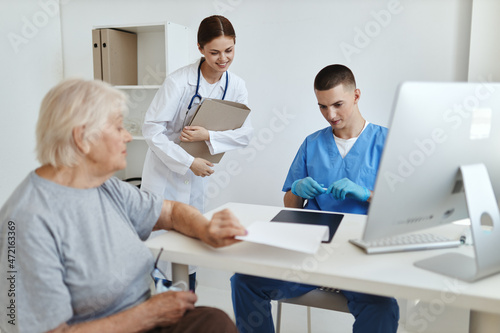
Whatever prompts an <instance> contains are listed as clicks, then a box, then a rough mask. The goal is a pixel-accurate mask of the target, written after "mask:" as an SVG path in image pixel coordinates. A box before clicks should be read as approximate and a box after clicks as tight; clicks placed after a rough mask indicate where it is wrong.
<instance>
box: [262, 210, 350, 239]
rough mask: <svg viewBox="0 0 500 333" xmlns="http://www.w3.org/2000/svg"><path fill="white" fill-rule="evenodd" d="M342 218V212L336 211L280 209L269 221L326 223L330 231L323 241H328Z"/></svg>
mask: <svg viewBox="0 0 500 333" xmlns="http://www.w3.org/2000/svg"><path fill="white" fill-rule="evenodd" d="M343 218H344V215H343V214H336V213H325V212H310V211H299V210H282V211H280V212H279V213H278V214H277V215H276V216H275V217H273V219H272V220H271V222H291V223H304V224H318V225H326V226H328V229H329V232H330V233H329V235H328V241H323V243H330V242H331V241H332V238H333V235H334V234H335V232H336V231H337V228H338V227H339V225H340V222H341V221H342V219H343Z"/></svg>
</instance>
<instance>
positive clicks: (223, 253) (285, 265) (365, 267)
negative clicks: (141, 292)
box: [147, 203, 500, 332]
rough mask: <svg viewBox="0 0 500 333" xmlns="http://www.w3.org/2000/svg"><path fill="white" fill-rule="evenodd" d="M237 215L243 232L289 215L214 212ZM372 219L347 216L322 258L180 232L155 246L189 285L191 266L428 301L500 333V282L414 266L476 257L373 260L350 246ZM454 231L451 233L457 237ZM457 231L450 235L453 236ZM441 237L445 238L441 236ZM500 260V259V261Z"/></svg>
mask: <svg viewBox="0 0 500 333" xmlns="http://www.w3.org/2000/svg"><path fill="white" fill-rule="evenodd" d="M223 208H229V209H231V210H232V211H233V212H234V213H235V215H236V216H237V217H238V218H239V219H240V221H241V223H242V224H243V225H249V224H251V223H252V222H254V221H257V220H266V221H269V220H271V219H272V218H273V217H274V216H275V215H276V214H277V213H278V212H279V211H280V210H281V209H284V208H283V207H272V206H261V205H249V204H240V203H228V204H226V205H223V206H222V207H219V208H217V209H215V210H214V211H211V212H207V213H206V214H205V216H207V218H210V217H211V216H212V214H213V213H214V212H215V211H219V210H221V209H223ZM365 221H366V217H365V216H362V215H354V214H345V216H344V219H343V220H342V223H341V224H340V227H339V228H338V230H337V232H336V234H335V236H334V237H333V240H332V242H331V243H329V244H322V245H321V247H320V249H319V250H318V252H317V253H316V254H315V255H308V254H303V253H299V252H294V251H289V250H284V249H279V248H275V247H270V246H265V245H260V244H254V243H249V242H242V243H238V244H235V245H232V246H229V247H225V248H220V249H214V248H211V247H210V246H208V245H206V244H204V243H202V242H200V241H198V240H196V239H192V238H189V237H186V236H183V235H181V234H179V233H177V232H167V233H165V234H162V235H160V236H158V237H155V238H153V239H151V240H148V241H147V246H148V247H149V248H150V249H151V250H152V251H153V253H158V251H159V250H160V248H163V249H164V251H163V254H162V257H163V259H164V260H168V261H171V262H173V263H176V264H174V265H173V271H174V275H173V279H174V281H175V280H183V281H188V279H187V275H188V274H187V264H191V265H198V266H204V267H210V268H214V269H220V270H226V271H230V272H238V273H244V274H250V275H257V276H263V277H269V278H275V279H282V280H289V281H295V282H301V283H308V284H316V285H318V286H328V287H334V288H339V289H345V290H353V291H359V292H366V293H372V294H378V295H382V296H393V297H399V298H406V299H420V300H422V301H426V302H429V303H430V305H434V306H435V307H436V308H437V307H439V306H441V307H442V306H443V305H448V306H454V307H462V308H467V309H472V310H471V320H470V323H471V324H470V325H471V326H470V329H469V330H470V332H500V274H497V275H495V276H492V277H489V278H485V279H483V280H480V281H477V282H475V283H467V282H463V281H460V280H456V279H454V278H450V277H446V276H443V275H439V274H436V273H432V272H429V271H426V270H422V269H420V268H417V267H415V266H413V263H414V262H415V261H417V260H420V259H424V258H428V257H430V256H434V255H438V254H441V253H445V252H447V251H458V252H461V253H465V254H469V255H471V254H472V253H473V252H472V251H473V249H472V248H471V247H469V246H464V247H460V248H458V249H453V250H450V249H443V250H431V251H415V252H405V253H393V254H379V255H366V254H364V252H362V251H361V250H360V249H358V248H357V247H355V246H354V245H352V244H350V243H348V240H349V239H351V238H359V237H361V233H362V230H363V226H364V223H365ZM453 227H454V226H453V225H448V226H446V227H440V228H445V229H443V230H445V231H452V232H453V231H456V230H454V229H451V228H453ZM446 228H449V229H446ZM438 232H439V230H438ZM499 255H500V254H499Z"/></svg>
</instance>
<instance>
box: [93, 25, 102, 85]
mask: <svg viewBox="0 0 500 333" xmlns="http://www.w3.org/2000/svg"><path fill="white" fill-rule="evenodd" d="M92 44H93V49H92V56H93V60H94V79H96V80H102V55H101V30H100V29H94V30H92Z"/></svg>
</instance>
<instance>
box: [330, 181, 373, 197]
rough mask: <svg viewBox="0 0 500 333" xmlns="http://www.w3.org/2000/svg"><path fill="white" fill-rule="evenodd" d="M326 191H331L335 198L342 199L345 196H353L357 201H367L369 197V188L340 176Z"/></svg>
mask: <svg viewBox="0 0 500 333" xmlns="http://www.w3.org/2000/svg"><path fill="white" fill-rule="evenodd" d="M326 193H331V194H332V195H333V197H334V198H335V199H337V200H344V199H345V198H354V199H356V200H359V201H363V202H364V201H368V199H369V198H370V195H371V193H370V190H368V189H367V188H366V187H363V186H361V185H358V184H356V183H354V182H353V181H351V180H350V179H349V178H342V179H341V180H337V181H336V182H334V183H333V184H331V185H330V186H329V187H328V189H327V190H326Z"/></svg>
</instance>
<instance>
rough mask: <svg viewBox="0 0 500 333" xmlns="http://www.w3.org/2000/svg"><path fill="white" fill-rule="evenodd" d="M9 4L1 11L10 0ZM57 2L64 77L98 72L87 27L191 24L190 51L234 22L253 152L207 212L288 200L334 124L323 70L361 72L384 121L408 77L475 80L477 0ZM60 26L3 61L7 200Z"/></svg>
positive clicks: (224, 173)
mask: <svg viewBox="0 0 500 333" xmlns="http://www.w3.org/2000/svg"><path fill="white" fill-rule="evenodd" d="M1 1H2V2H1V3H2V6H3V7H4V8H5V6H6V3H7V1H6V0H1ZM52 1H54V0H40V1H35V0H33V1H25V2H23V3H22V4H19V3H18V2H14V3H15V5H13V4H12V2H9V9H8V11H4V10H2V11H1V13H2V14H0V15H1V18H2V29H4V30H5V29H7V31H10V30H13V31H20V29H21V27H22V24H23V16H26V17H27V18H28V19H30V18H31V17H32V16H33V15H34V14H35V13H36V12H37V11H39V10H40V3H47V2H52ZM61 2H62V5H61V30H62V43H63V58H64V76H65V77H70V76H83V77H86V78H92V73H93V71H92V49H91V33H90V31H91V29H92V27H93V26H96V25H110V24H124V23H127V24H129V23H130V24H134V23H147V22H158V21H173V22H176V23H179V24H182V25H185V26H187V27H189V28H190V32H191V33H190V36H191V37H190V39H191V41H190V42H191V44H192V45H193V46H192V49H191V51H192V53H191V58H192V59H194V57H197V56H198V55H197V53H196V38H195V36H196V31H197V28H198V24H199V22H200V21H201V19H203V18H204V17H206V16H209V15H212V14H223V15H225V16H227V17H228V18H229V19H230V20H231V21H232V22H233V25H234V26H235V29H236V33H237V44H236V45H237V49H236V52H237V53H236V58H235V62H234V64H233V65H232V68H231V70H233V71H234V72H235V73H237V74H238V75H240V76H241V77H243V78H244V79H245V81H246V83H247V87H248V90H249V94H250V107H251V108H252V109H253V115H252V117H253V118H252V119H253V123H254V127H255V130H256V137H255V140H254V141H253V142H252V144H251V145H250V147H248V148H246V149H245V150H241V151H236V152H230V153H228V154H226V156H225V157H224V159H223V161H222V163H221V164H220V165H219V166H218V167H217V169H216V173H215V174H214V175H213V176H212V181H213V184H212V186H211V187H210V188H209V194H216V195H213V196H212V198H211V201H210V204H209V207H207V208H208V209H210V208H213V207H215V206H218V205H220V204H222V203H224V202H226V201H239V202H249V203H261V204H273V205H281V203H282V195H283V194H282V192H281V187H282V184H283V181H284V179H285V176H286V173H287V171H288V167H289V165H290V163H291V161H292V159H293V157H294V155H295V153H296V151H297V149H298V147H299V145H300V143H301V142H302V140H303V139H304V138H305V136H306V135H307V134H309V133H311V132H313V131H315V130H317V129H319V128H323V127H325V126H327V124H326V122H325V121H324V120H323V119H322V117H321V114H320V113H319V111H318V108H317V106H316V101H315V98H314V94H313V89H312V82H313V79H314V76H315V75H316V73H317V72H318V71H319V70H320V69H321V68H323V67H324V66H326V65H328V64H331V63H343V64H346V65H348V66H349V67H351V68H352V69H353V71H354V73H355V75H356V77H357V80H358V86H359V88H360V89H361V91H362V100H361V103H360V106H361V112H362V113H363V114H364V115H365V117H366V118H367V119H368V120H369V121H372V122H375V123H378V124H381V125H387V123H388V119H389V115H390V109H391V106H392V100H393V97H394V93H395V90H396V87H397V85H398V84H399V83H400V82H402V81H405V80H442V81H450V80H452V81H453V80H466V79H467V72H468V55H469V46H468V45H469V36H470V15H471V0H440V1H433V0H420V1H412V0H399V1H398V0H356V1H345V0H315V1H305V0H304V1H300V0H289V1H272V2H271V1H265V0H252V1H249V0H213V1H201V0H191V1H178V0H144V1H132V0H122V1H119V2H117V1H102V0H99V1H98V0H87V1H83V0H65V1H61ZM29 4H31V5H29ZM391 11H392V13H391ZM384 13H385V14H387V13H391V14H390V16H388V15H384ZM58 24H59V23H58V22H57V20H56V19H52V18H51V19H50V20H49V22H48V24H46V25H45V26H44V27H43V29H39V30H40V31H39V32H38V34H37V35H36V36H35V37H34V38H33V39H32V40H30V41H29V43H28V44H26V45H23V46H24V47H22V48H21V52H19V54H17V55H15V54H13V53H12V51H11V50H8V51H9V52H10V53H9V55H8V57H9V58H8V59H6V60H4V61H3V62H2V64H7V63H8V64H9V66H8V68H7V72H8V74H10V75H7V77H8V79H7V78H6V77H4V78H3V79H2V87H3V88H4V89H3V90H2V91H8V92H9V93H8V94H7V95H8V96H7V99H6V100H5V101H3V102H2V106H3V107H2V112H3V113H4V114H6V115H7V114H8V115H9V117H8V118H7V117H4V123H2V124H1V125H0V126H2V131H1V133H2V138H3V140H2V141H3V142H6V140H8V141H12V142H15V144H4V145H2V146H1V148H0V149H1V151H0V154H1V155H0V156H2V163H1V168H2V170H1V171H3V172H2V173H1V175H2V178H3V181H2V182H1V183H0V186H1V187H0V202H2V199H3V198H6V196H7V195H9V194H10V192H11V191H12V189H13V187H14V186H15V185H16V184H17V183H19V181H20V180H21V179H22V177H24V175H25V174H26V172H27V171H28V170H30V169H32V168H33V167H34V166H35V165H36V163H35V162H34V155H33V153H32V150H33V147H34V141H33V138H34V135H33V132H34V124H35V121H36V114H37V110H38V105H39V102H40V100H41V98H42V96H43V94H44V93H45V92H46V90H47V89H48V87H50V86H52V85H53V84H54V83H55V81H57V79H58V78H59V76H60V70H59V67H58V66H59V65H60V62H59V58H60V52H59V38H60V37H59V30H58V26H57V25H58ZM7 31H5V32H4V34H3V35H4V36H5V35H6V33H7ZM360 31H364V32H363V33H360ZM366 34H368V35H369V37H364V38H363V35H364V36H366ZM342 48H344V50H345V49H347V48H350V49H349V50H350V51H351V53H350V54H349V53H346V51H343V50H342ZM2 54H3V53H2ZM10 78H12V79H15V80H16V81H15V82H19V83H18V84H12V82H13V81H11V79H10ZM21 82H22V85H21V84H20V83H21ZM7 88H8V89H7ZM28 96H29V98H28ZM5 121H8V123H7V124H6V123H5ZM16 153H17V156H18V157H17V158H16V159H15V160H14V159H13V156H14V155H15V154H16ZM228 166H231V167H233V168H232V169H229V170H228V169H227V167H228ZM234 166H236V168H235V169H236V170H234ZM4 169H5V170H4ZM228 172H230V173H231V174H229V173H228Z"/></svg>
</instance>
